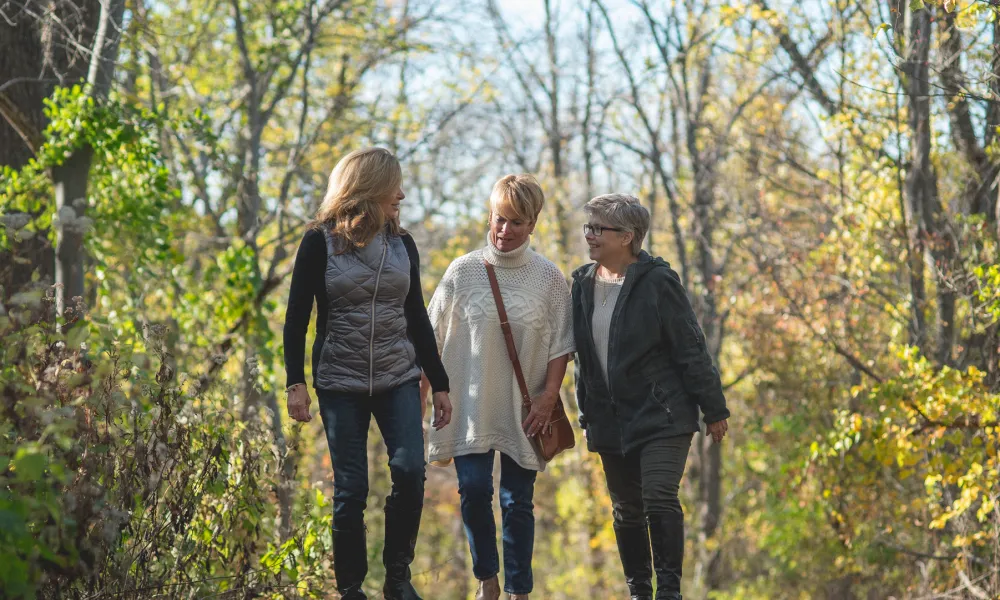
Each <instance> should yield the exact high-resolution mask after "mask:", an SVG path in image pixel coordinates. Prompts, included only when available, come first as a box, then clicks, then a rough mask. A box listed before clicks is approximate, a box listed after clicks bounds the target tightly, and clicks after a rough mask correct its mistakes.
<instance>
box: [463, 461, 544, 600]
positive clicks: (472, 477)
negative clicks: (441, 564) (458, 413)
mask: <svg viewBox="0 0 1000 600" xmlns="http://www.w3.org/2000/svg"><path fill="white" fill-rule="evenodd" d="M494 455H495V452H494V451H493V450H490V451H489V452H486V453H484V454H466V455H464V456H456V457H455V472H456V473H457V474H458V492H459V494H461V496H462V521H464V523H465V535H466V536H467V537H468V538H469V549H470V550H471V552H472V572H473V573H474V574H475V576H476V579H479V580H481V581H482V580H485V579H489V578H491V577H493V576H494V575H496V574H497V573H499V572H500V559H499V558H498V557H497V526H496V522H495V521H494V519H493V461H494ZM537 475H538V472H537V471H532V470H530V469H525V468H523V467H521V466H520V465H518V464H517V463H516V462H514V459H512V458H510V457H508V456H507V455H506V454H503V453H501V454H500V509H501V511H502V514H503V570H504V579H505V581H504V591H506V592H507V593H508V594H528V593H531V589H532V587H533V586H534V583H533V579H532V575H531V555H532V552H533V550H534V546H535V515H534V513H533V512H532V510H533V509H534V505H533V504H532V497H533V496H534V493H535V477H536V476H537Z"/></svg>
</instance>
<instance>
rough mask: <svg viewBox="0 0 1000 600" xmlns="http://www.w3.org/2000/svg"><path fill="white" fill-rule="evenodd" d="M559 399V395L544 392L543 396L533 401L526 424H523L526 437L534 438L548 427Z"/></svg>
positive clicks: (525, 420)
mask: <svg viewBox="0 0 1000 600" xmlns="http://www.w3.org/2000/svg"><path fill="white" fill-rule="evenodd" d="M558 399H559V394H558V393H555V394H553V393H550V392H544V393H543V394H542V395H541V396H536V397H534V398H532V399H531V411H530V412H528V416H527V417H526V418H525V419H524V423H522V424H521V427H522V428H524V433H525V435H527V436H528V437H534V436H536V435H538V434H539V433H541V432H542V430H543V429H545V427H547V426H548V424H549V419H551V418H552V410H553V409H555V407H556V400H558Z"/></svg>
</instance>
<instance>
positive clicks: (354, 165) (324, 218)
mask: <svg viewBox="0 0 1000 600" xmlns="http://www.w3.org/2000/svg"><path fill="white" fill-rule="evenodd" d="M402 181H403V171H402V169H401V168H400V166H399V161H398V160H397V159H396V157H395V156H393V154H392V152H389V151H388V150H386V149H385V148H363V149H361V150H355V151H354V152H351V153H350V154H348V155H347V156H345V157H344V158H342V159H340V162H338V163H337V166H335V167H334V168H333V172H332V173H330V183H329V185H328V186H327V188H326V195H325V196H324V197H323V203H322V204H321V205H320V207H319V210H318V211H317V212H316V220H315V221H313V226H314V227H327V228H328V229H329V230H330V232H331V233H332V234H333V238H334V241H335V242H336V252H337V254H343V253H344V252H348V251H351V250H355V249H357V248H364V247H365V246H367V245H368V244H369V243H371V241H372V240H373V239H375V236H376V235H378V232H379V231H381V230H382V228H384V227H388V230H389V233H391V234H393V235H400V234H401V233H403V229H402V228H401V227H400V226H399V223H398V222H397V221H396V220H395V219H391V220H389V221H388V222H386V218H385V213H384V212H383V211H382V206H381V205H380V203H381V202H383V201H384V200H385V199H386V198H387V197H388V196H390V195H392V194H394V193H395V192H396V190H398V189H399V186H400V184H401V183H402Z"/></svg>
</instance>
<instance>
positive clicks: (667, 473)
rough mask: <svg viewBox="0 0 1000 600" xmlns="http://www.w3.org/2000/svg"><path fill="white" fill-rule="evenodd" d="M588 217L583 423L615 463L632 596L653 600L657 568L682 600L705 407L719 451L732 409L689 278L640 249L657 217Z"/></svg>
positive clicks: (673, 597)
mask: <svg viewBox="0 0 1000 600" xmlns="http://www.w3.org/2000/svg"><path fill="white" fill-rule="evenodd" d="M584 210H585V212H586V214H587V217H588V222H587V223H586V225H584V228H583V230H584V235H585V236H586V239H587V245H588V246H589V248H590V258H591V259H593V260H594V261H595V262H593V263H591V264H589V265H585V266H583V267H580V268H579V269H577V270H576V271H575V272H574V273H573V292H572V296H573V332H574V337H575V339H576V346H577V378H576V390H577V402H578V404H579V407H580V424H581V426H582V427H583V428H584V429H585V430H586V432H587V446H588V448H589V449H590V450H591V451H592V452H597V453H599V454H600V456H601V461H602V463H603V466H604V474H605V478H606V480H607V484H608V491H609V493H610V495H611V501H612V506H613V516H614V529H615V537H616V538H617V540H618V553H619V555H620V557H621V561H622V567H623V568H624V571H625V581H626V583H627V584H628V587H629V592H630V594H631V598H632V600H651V599H652V598H653V587H652V576H653V572H654V571H655V573H656V583H657V585H656V599H657V600H680V599H681V566H682V564H683V562H684V514H683V512H682V511H681V504H680V501H679V499H678V497H677V492H678V489H679V486H680V480H681V476H682V475H683V474H684V464H685V461H686V460H687V455H688V450H689V448H690V446H691V439H692V437H693V436H694V433H695V432H696V431H698V430H699V425H698V412H699V409H700V410H701V412H702V414H703V415H704V421H705V423H706V424H707V430H708V433H709V434H710V435H711V436H712V439H713V440H714V441H715V442H716V443H718V442H721V441H722V438H723V437H724V436H725V435H726V431H727V429H728V424H727V419H728V418H729V410H728V409H727V408H726V399H725V397H724V396H723V393H722V384H721V382H720V380H719V373H718V371H717V370H716V368H715V366H714V365H713V364H712V357H711V356H710V355H709V353H708V350H707V348H706V345H705V336H704V334H703V333H702V331H701V327H700V326H699V324H698V321H697V319H696V318H695V314H694V311H693V310H692V308H691V304H690V302H689V301H688V297H687V292H686V291H685V289H684V287H683V286H682V285H681V282H680V278H679V277H678V276H677V273H676V272H674V271H673V269H671V268H670V265H668V264H667V263H666V262H665V261H663V260H662V259H659V258H653V257H651V256H650V255H649V254H647V253H646V252H644V251H643V250H641V248H642V240H643V238H644V237H645V236H646V232H647V231H648V230H649V211H647V210H646V209H645V208H644V207H643V206H642V205H641V204H640V203H639V201H638V200H637V199H636V198H635V197H633V196H629V195H626V194H607V195H604V196H598V197H596V198H594V199H593V200H591V201H590V202H588V203H587V205H586V206H585V208H584ZM651 545H652V557H651V556H650V546H651Z"/></svg>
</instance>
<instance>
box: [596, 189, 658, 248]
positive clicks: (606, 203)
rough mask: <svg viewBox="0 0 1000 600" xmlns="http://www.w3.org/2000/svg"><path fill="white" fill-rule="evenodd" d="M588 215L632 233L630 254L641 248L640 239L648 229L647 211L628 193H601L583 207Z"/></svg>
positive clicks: (643, 237) (641, 239)
mask: <svg viewBox="0 0 1000 600" xmlns="http://www.w3.org/2000/svg"><path fill="white" fill-rule="evenodd" d="M583 211H584V212H585V213H587V215H589V216H594V217H597V218H598V219H600V220H601V221H603V222H604V224H606V225H609V226H611V227H620V228H622V229H623V230H624V231H623V233H624V232H625V231H628V232H631V233H632V254H633V255H637V254H639V251H640V250H642V241H643V240H644V239H645V238H646V232H648V231H649V211H648V210H646V207H645V206H643V205H642V204H640V203H639V199H638V198H636V197H635V196H632V195H630V194H603V195H601V196H597V197H596V198H593V199H591V200H590V202H588V203H587V204H586V206H584V207H583Z"/></svg>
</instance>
